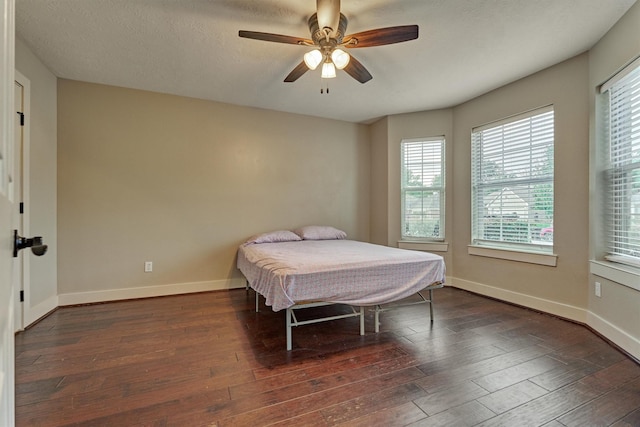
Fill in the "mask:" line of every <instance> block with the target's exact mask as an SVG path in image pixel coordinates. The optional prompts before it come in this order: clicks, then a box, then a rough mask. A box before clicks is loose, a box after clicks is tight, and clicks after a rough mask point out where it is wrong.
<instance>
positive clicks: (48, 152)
mask: <svg viewBox="0 0 640 427" xmlns="http://www.w3.org/2000/svg"><path fill="white" fill-rule="evenodd" d="M16 69H17V70H18V71H19V72H20V73H21V74H22V75H23V76H24V77H26V78H27V79H28V80H29V89H30V91H29V95H30V99H28V100H26V101H27V105H28V107H29V111H28V112H27V117H26V118H27V120H26V129H27V132H28V144H29V147H28V150H27V162H28V165H27V169H28V172H29V173H28V176H26V177H25V179H26V180H27V181H28V193H29V198H28V200H25V206H26V208H25V212H26V213H25V215H26V218H27V220H28V221H27V222H28V224H27V228H28V230H27V232H28V233H29V234H30V236H42V237H43V238H44V242H45V243H46V244H47V245H48V246H49V249H48V251H47V253H46V254H45V255H44V256H41V257H36V256H33V255H32V254H31V253H30V252H29V251H23V257H24V260H25V263H26V266H28V276H27V279H28V280H29V282H30V286H29V290H30V291H29V292H28V294H27V295H26V298H25V304H28V305H29V307H26V310H27V313H26V314H27V315H28V317H27V318H25V320H26V323H27V324H28V323H30V322H31V321H33V320H36V319H38V318H39V317H41V316H42V315H44V314H46V313H47V312H48V311H49V310H51V309H53V308H55V307H56V306H57V295H58V293H57V290H58V289H57V286H58V283H57V256H58V254H57V188H56V175H57V162H56V156H57V140H56V133H57V131H56V129H57V115H56V99H57V79H56V76H55V75H53V73H51V72H50V71H49V70H48V69H47V68H46V67H45V66H44V65H43V64H42V63H41V62H40V60H39V59H38V58H36V57H35V56H34V55H33V53H32V52H31V51H30V50H29V48H28V47H27V46H26V45H25V44H24V43H23V42H22V41H21V40H19V39H16ZM30 236H29V237H30Z"/></svg>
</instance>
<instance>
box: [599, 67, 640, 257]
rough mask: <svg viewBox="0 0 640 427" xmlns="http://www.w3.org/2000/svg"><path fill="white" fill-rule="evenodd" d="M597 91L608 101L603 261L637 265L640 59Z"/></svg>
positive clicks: (639, 253)
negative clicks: (605, 241)
mask: <svg viewBox="0 0 640 427" xmlns="http://www.w3.org/2000/svg"><path fill="white" fill-rule="evenodd" d="M601 90H602V91H603V93H604V95H605V98H606V99H607V101H608V108H606V112H607V113H608V114H607V115H606V117H605V122H606V123H605V128H606V136H607V138H606V142H607V157H608V158H607V166H606V168H607V170H606V174H605V176H606V185H605V186H604V187H605V192H606V195H605V198H604V200H606V206H607V211H606V212H605V218H606V224H605V230H606V231H605V235H606V238H607V248H606V251H607V256H606V258H607V259H608V260H610V261H615V262H621V263H624V264H629V265H635V266H640V60H638V61H636V62H635V63H633V64H632V65H631V66H629V67H628V68H626V69H625V70H623V71H622V72H621V73H620V74H618V75H616V76H614V77H613V78H612V79H611V80H610V81H609V82H607V83H605V84H604V85H603V87H602V89H601Z"/></svg>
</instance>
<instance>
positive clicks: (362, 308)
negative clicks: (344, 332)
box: [360, 307, 364, 335]
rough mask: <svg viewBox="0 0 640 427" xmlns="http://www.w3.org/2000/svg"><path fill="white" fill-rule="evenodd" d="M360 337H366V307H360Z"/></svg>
mask: <svg viewBox="0 0 640 427" xmlns="http://www.w3.org/2000/svg"><path fill="white" fill-rule="evenodd" d="M360 335H364V307H360Z"/></svg>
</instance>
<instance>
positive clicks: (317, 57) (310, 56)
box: [304, 49, 322, 70]
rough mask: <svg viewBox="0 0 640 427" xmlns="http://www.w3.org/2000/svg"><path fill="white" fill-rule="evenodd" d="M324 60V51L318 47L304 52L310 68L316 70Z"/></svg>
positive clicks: (306, 62) (305, 61) (305, 60)
mask: <svg viewBox="0 0 640 427" xmlns="http://www.w3.org/2000/svg"><path fill="white" fill-rule="evenodd" d="M321 62H322V52H320V51H319V50H318V49H315V50H312V51H311V52H307V53H305V54H304V63H305V64H306V65H307V67H309V69H310V70H315V69H316V68H318V65H320V63H321Z"/></svg>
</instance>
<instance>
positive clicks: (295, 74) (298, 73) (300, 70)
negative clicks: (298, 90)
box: [284, 61, 309, 83]
mask: <svg viewBox="0 0 640 427" xmlns="http://www.w3.org/2000/svg"><path fill="white" fill-rule="evenodd" d="M308 69H309V67H307V64H305V63H304V61H302V62H301V63H299V64H298V65H296V68H294V69H293V70H291V72H290V73H289V75H288V76H287V77H285V79H284V81H285V82H287V83H291V82H295V81H296V80H298V79H299V78H300V77H302V75H303V74H304V73H306V72H307V70H308Z"/></svg>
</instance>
